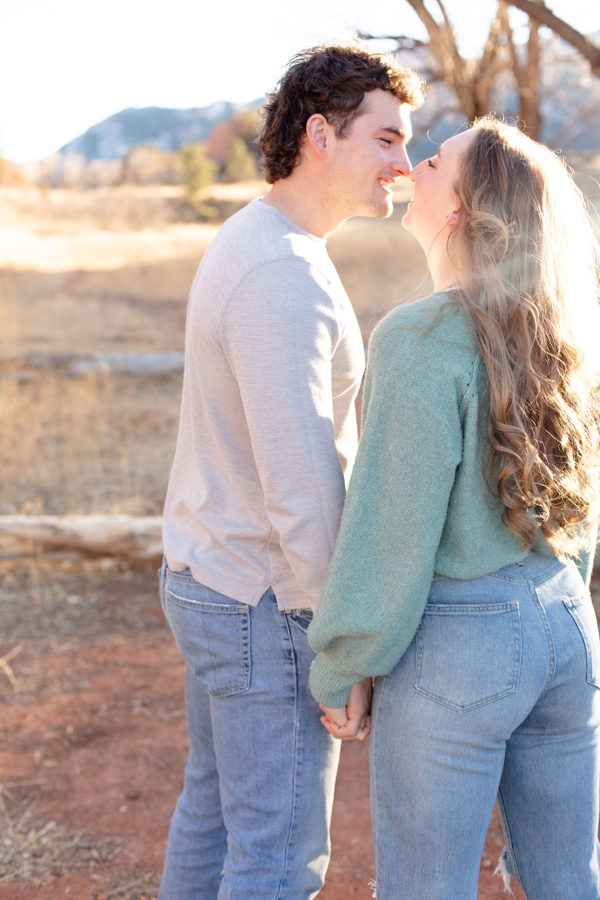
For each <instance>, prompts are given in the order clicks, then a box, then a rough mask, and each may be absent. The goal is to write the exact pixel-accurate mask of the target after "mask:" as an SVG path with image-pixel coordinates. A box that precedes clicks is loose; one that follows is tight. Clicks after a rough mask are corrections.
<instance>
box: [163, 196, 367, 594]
mask: <svg viewBox="0 0 600 900" xmlns="http://www.w3.org/2000/svg"><path fill="white" fill-rule="evenodd" d="M363 368H364V352H363V346H362V340H361V335H360V330H359V327H358V323H357V321H356V317H355V315H354V312H353V310H352V307H351V305H350V302H349V300H348V297H347V296H346V293H345V291H344V288H343V287H342V284H341V282H340V280H339V278H338V275H337V273H336V271H335V268H334V266H333V264H332V263H331V260H330V259H329V256H328V255H327V250H326V246H325V240H323V239H320V238H317V237H315V236H314V235H311V234H308V233H307V232H305V231H303V230H302V229H300V228H298V227H297V226H295V225H294V224H293V223H292V222H291V221H290V220H289V219H288V218H287V217H286V216H284V215H282V214H281V213H280V212H278V211H277V210H276V209H274V208H273V207H271V206H269V205H267V204H265V203H263V202H262V201H260V200H255V201H253V202H252V203H250V204H249V205H248V206H247V207H245V208H244V209H243V210H241V211H240V212H239V213H237V214H236V215H235V216H232V218H231V219H229V220H228V221H227V222H226V223H225V224H224V225H223V227H222V228H221V229H220V231H219V233H218V235H217V237H216V238H215V240H214V241H213V243H212V245H211V246H210V248H209V249H208V251H207V252H206V254H205V256H204V258H203V260H202V263H201V265H200V268H199V269H198V273H197V275H196V278H195V281H194V284H193V285H192V290H191V294H190V301H189V306H188V319H187V329H186V362H185V374H184V383H183V398H182V407H181V420H180V426H179V437H178V441H177V449H176V452H175V460H174V462H173V469H172V472H171V477H170V480H169V487H168V491H167V499H166V505H165V514H164V533H163V539H164V547H165V555H166V558H167V562H168V564H169V568H171V569H172V570H173V571H182V570H183V569H186V568H189V569H191V572H192V574H193V576H194V578H195V579H196V580H197V581H199V582H200V583H202V584H205V585H206V586H207V587H210V588H212V589H213V590H215V591H218V592H220V593H222V594H225V595H226V596H228V597H232V598H233V599H235V600H238V601H241V602H244V603H248V604H250V605H256V604H257V603H258V601H259V600H260V598H261V596H262V595H263V593H264V592H265V591H266V590H267V588H268V587H272V588H273V590H274V591H275V594H276V596H277V601H278V604H279V607H280V608H281V609H286V608H287V609H300V608H306V607H313V608H314V607H315V606H316V603H317V601H318V599H319V594H320V591H321V587H322V585H323V581H324V578H325V573H326V571H327V566H328V564H329V561H330V559H331V555H332V552H333V546H334V543H335V538H336V535H337V530H338V527H339V522H340V517H341V512H342V507H343V503H344V497H345V492H346V487H347V484H348V481H349V478H350V472H351V469H352V465H353V463H354V458H355V455H356V450H357V429H356V417H355V412H354V400H355V398H356V395H357V393H358V389H359V386H360V382H361V378H362V374H363Z"/></svg>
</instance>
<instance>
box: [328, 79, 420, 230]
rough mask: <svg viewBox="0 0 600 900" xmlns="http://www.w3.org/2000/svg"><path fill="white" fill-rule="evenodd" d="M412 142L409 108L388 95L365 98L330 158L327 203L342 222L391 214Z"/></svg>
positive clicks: (334, 144)
mask: <svg viewBox="0 0 600 900" xmlns="http://www.w3.org/2000/svg"><path fill="white" fill-rule="evenodd" d="M411 136H412V130H411V125H410V108H409V107H408V106H407V104H406V103H400V101H399V100H398V99H397V98H396V97H394V95H393V94H391V93H389V91H381V90H375V91H370V92H369V93H368V94H366V95H365V98H364V100H363V102H362V103H361V105H360V108H359V114H358V115H357V117H356V118H355V119H354V121H353V122H352V124H351V126H350V130H349V132H348V133H347V134H346V136H345V137H343V138H338V137H336V136H335V135H334V136H333V139H332V145H331V153H330V154H328V168H327V177H326V191H327V195H328V196H327V200H328V202H330V203H333V204H335V206H336V209H339V213H340V216H341V217H342V218H349V217H350V216H378V217H381V218H385V217H387V216H389V215H391V213H392V209H393V206H392V190H391V189H392V185H393V183H394V181H395V180H396V179H397V178H398V177H401V176H407V175H408V173H409V172H410V170H411V165H410V161H409V159H408V156H407V153H406V144H407V143H408V141H409V140H410V138H411Z"/></svg>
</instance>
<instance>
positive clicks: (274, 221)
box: [207, 200, 327, 274]
mask: <svg viewBox="0 0 600 900" xmlns="http://www.w3.org/2000/svg"><path fill="white" fill-rule="evenodd" d="M224 259H226V260H227V261H228V265H230V266H233V267H234V268H235V269H237V271H238V272H239V273H240V274H242V273H243V272H247V271H250V270H251V269H253V268H256V267H258V266H262V265H268V264H269V263H274V262H278V261H279V260H299V261H300V262H301V263H302V262H304V263H305V264H306V265H311V264H315V263H318V262H322V261H324V260H326V259H327V253H326V250H325V244H324V242H323V241H320V240H319V239H318V238H313V237H312V236H311V235H308V234H306V233H305V232H303V231H301V229H297V228H295V226H294V225H293V223H292V222H290V220H289V219H287V218H286V217H285V216H283V215H281V214H280V213H279V212H278V211H277V210H275V209H273V207H270V206H268V205H267V204H266V203H263V202H262V200H253V201H252V202H251V203H249V204H248V205H247V206H245V207H244V208H243V209H241V210H239V212H237V213H235V214H234V215H233V216H231V218H229V219H228V220H227V221H226V222H225V223H224V224H223V225H222V226H221V228H220V230H219V232H218V234H217V235H216V237H215V239H214V241H213V242H212V244H211V246H210V248H209V255H208V257H207V262H209V261H210V262H211V263H212V264H220V263H221V262H222V261H223V260H224Z"/></svg>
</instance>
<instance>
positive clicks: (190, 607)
mask: <svg viewBox="0 0 600 900" xmlns="http://www.w3.org/2000/svg"><path fill="white" fill-rule="evenodd" d="M178 587H180V589H181V594H176V593H174V592H173V591H172V590H170V588H165V590H164V601H165V614H166V616H167V621H168V622H169V625H170V627H171V631H172V632H173V635H174V637H175V640H176V641H177V646H178V647H179V649H180V650H181V652H182V654H183V656H184V657H185V659H186V661H187V662H188V663H189V664H190V665H191V666H192V668H193V669H194V672H195V674H196V678H197V679H198V681H199V682H200V684H202V685H203V686H204V687H205V688H206V690H207V691H208V693H209V694H211V695H212V696H213V697H225V696H228V695H230V694H239V693H241V692H242V691H247V690H248V688H249V687H250V611H249V609H248V607H247V606H244V605H243V604H242V603H236V602H234V601H231V602H230V603H218V602H212V600H211V599H209V598H210V597H211V594H212V595H214V596H218V597H221V596H222V595H216V594H215V592H213V591H211V590H210V589H209V588H203V586H202V585H199V584H198V583H197V582H194V584H193V586H192V588H191V590H190V593H194V594H195V595H196V596H198V595H199V594H204V593H205V594H206V599H196V598H190V597H184V596H182V594H183V593H187V591H186V590H185V587H186V586H185V585H183V584H182V585H178ZM224 599H225V598H224Z"/></svg>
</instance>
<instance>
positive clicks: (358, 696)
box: [319, 677, 373, 741]
mask: <svg viewBox="0 0 600 900" xmlns="http://www.w3.org/2000/svg"><path fill="white" fill-rule="evenodd" d="M372 693H373V679H372V678H370V677H369V678H364V679H363V681H359V682H358V684H353V685H352V687H351V688H350V696H349V697H348V702H347V704H346V706H343V707H342V708H341V709H328V708H327V707H326V706H321V705H320V704H319V708H320V709H322V710H323V712H324V713H325V715H323V716H321V722H322V723H323V725H324V726H325V728H326V729H327V731H328V732H329V734H332V735H333V737H335V738H339V739H340V740H341V741H363V740H364V739H365V738H366V737H368V735H369V732H370V731H371V716H370V712H371V695H372Z"/></svg>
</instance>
